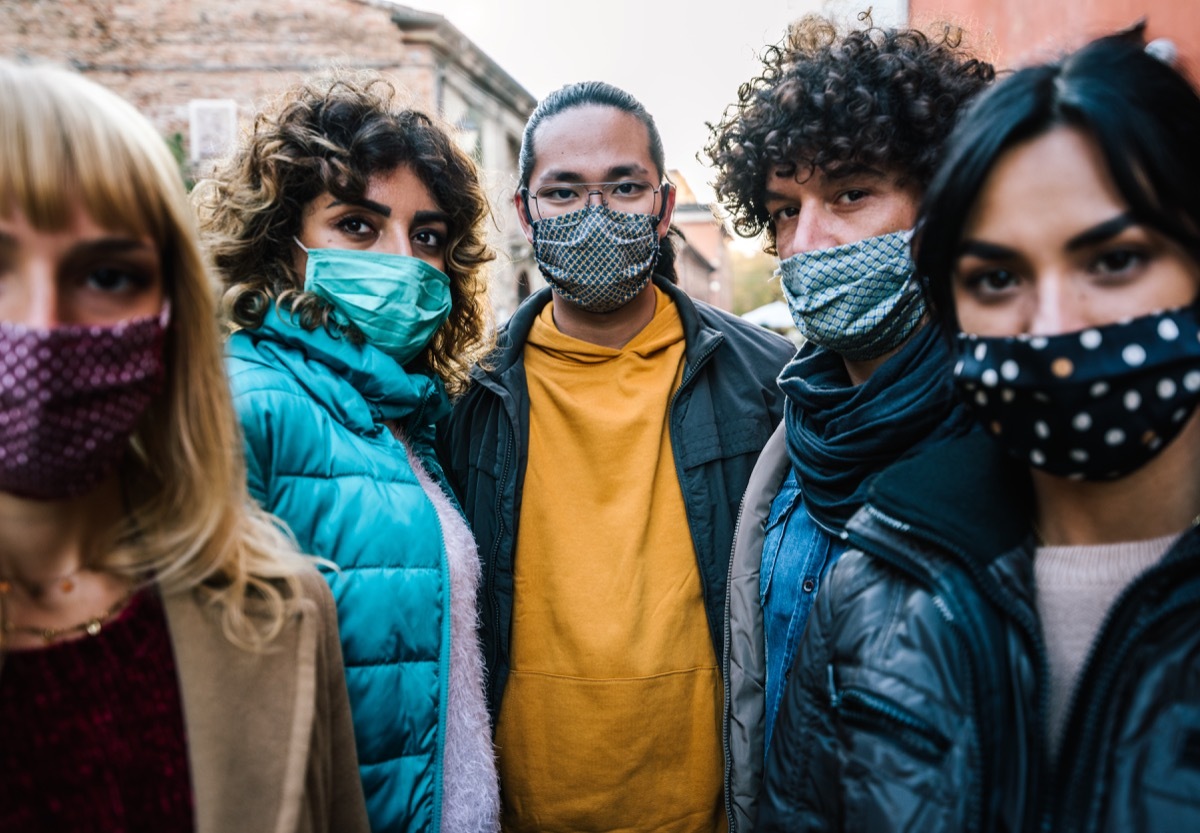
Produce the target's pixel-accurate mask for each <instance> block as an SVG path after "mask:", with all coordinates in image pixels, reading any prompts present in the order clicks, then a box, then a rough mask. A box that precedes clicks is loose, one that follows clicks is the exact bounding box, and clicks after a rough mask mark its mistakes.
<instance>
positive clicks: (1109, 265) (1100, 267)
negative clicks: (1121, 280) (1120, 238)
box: [1092, 249, 1148, 276]
mask: <svg viewBox="0 0 1200 833" xmlns="http://www.w3.org/2000/svg"><path fill="white" fill-rule="evenodd" d="M1147 259H1148V258H1147V257H1146V255H1145V254H1144V253H1143V252H1140V251H1138V250H1136V249H1112V250H1110V251H1107V252H1104V253H1102V254H1101V255H1100V256H1099V257H1097V258H1096V260H1095V261H1094V263H1093V264H1092V270H1093V271H1095V272H1096V273H1097V274H1100V275H1112V276H1119V275H1125V274H1128V273H1129V272H1132V271H1134V270H1135V269H1137V268H1139V267H1140V266H1143V265H1144V264H1145V263H1146V261H1147Z"/></svg>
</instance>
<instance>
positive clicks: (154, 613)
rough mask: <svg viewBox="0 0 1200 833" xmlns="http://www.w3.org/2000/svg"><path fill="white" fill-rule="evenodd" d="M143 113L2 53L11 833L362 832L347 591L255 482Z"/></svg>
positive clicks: (200, 268) (0, 369)
mask: <svg viewBox="0 0 1200 833" xmlns="http://www.w3.org/2000/svg"><path fill="white" fill-rule="evenodd" d="M213 289H214V288H213V286H212V285H211V284H210V282H209V280H208V277H207V275H206V272H205V268H204V265H203V261H202V259H201V257H200V255H199V253H198V246H197V240H196V236H195V231H194V229H193V224H192V219H191V216H190V212H189V209H188V204H187V200H186V197H185V195H184V192H183V188H182V185H181V183H180V179H179V173H178V170H177V169H176V167H175V164H174V162H173V160H172V158H171V155H170V153H169V152H168V151H167V149H166V146H165V145H164V143H163V141H162V140H161V138H160V137H159V136H158V135H157V134H156V133H155V132H154V130H153V128H152V127H151V126H150V125H149V124H148V123H147V122H146V121H145V119H143V118H142V117H141V116H140V115H139V114H138V113H137V112H136V111H135V110H134V109H133V108H132V107H130V106H129V105H128V104H127V103H125V102H124V101H121V100H120V99H119V98H117V97H116V96H114V95H113V94H111V93H110V92H108V91H106V90H104V89H102V88H100V87H98V86H97V85H95V84H93V83H91V82H88V81H85V80H83V79H81V78H79V77H77V76H74V75H71V74H69V73H66V72H63V71H59V70H53V69H46V68H29V67H18V66H14V65H12V64H9V63H4V62H0V641H2V645H3V648H2V650H0V726H3V730H2V733H3V742H0V829H2V830H5V831H35V830H36V831H42V830H53V831H77V830H127V831H193V830H194V831H199V833H218V831H229V830H274V831H339V833H340V831H357V830H364V829H366V816H365V808H364V803H363V798H362V793H361V787H360V785H359V783H358V779H357V778H356V777H355V770H354V760H355V748H354V739H353V734H352V729H351V723H350V715H349V710H348V705H347V695H346V688H345V682H344V678H343V675H342V659H341V651H340V648H339V642H338V638H337V630H336V622H335V619H334V613H333V604H332V600H331V598H330V595H329V592H328V590H327V588H326V586H325V583H324V582H323V581H321V579H320V578H319V576H318V575H317V574H316V572H315V570H313V569H312V568H311V567H309V566H307V565H306V564H305V562H304V561H303V560H302V558H301V557H300V556H299V555H297V554H296V553H295V551H294V549H293V547H292V545H291V544H290V543H289V541H288V540H287V538H286V537H285V536H284V535H283V534H282V533H281V532H280V531H279V529H278V528H277V527H276V525H275V524H274V523H273V521H272V519H270V518H269V517H268V516H266V515H265V514H263V513H262V512H261V511H260V510H258V509H257V508H254V507H253V505H252V503H251V501H250V500H249V498H248V495H247V492H246V487H245V473H244V465H243V461H242V458H241V455H240V453H238V452H237V449H238V448H239V447H240V442H239V438H238V434H237V424H236V420H235V417H234V415H233V410H232V407H231V405H230V400H229V394H228V391H227V386H226V382H225V378H224V375H223V372H222V367H221V359H220V347H219V336H218V332H217V327H216V324H215V310H214V300H213V299H214V291H213Z"/></svg>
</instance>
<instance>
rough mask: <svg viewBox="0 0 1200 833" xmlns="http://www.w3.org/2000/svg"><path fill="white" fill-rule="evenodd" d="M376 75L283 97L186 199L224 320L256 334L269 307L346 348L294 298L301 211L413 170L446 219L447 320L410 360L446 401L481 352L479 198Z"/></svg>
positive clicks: (484, 312) (322, 310)
mask: <svg viewBox="0 0 1200 833" xmlns="http://www.w3.org/2000/svg"><path fill="white" fill-rule="evenodd" d="M395 98H396V91H395V88H394V87H393V86H392V84H391V83H390V82H389V81H388V80H387V79H385V78H384V77H382V76H381V75H379V74H377V73H372V72H360V73H350V72H347V71H334V72H332V73H330V74H328V75H325V76H321V77H319V78H315V79H311V80H309V81H308V82H306V83H303V84H301V85H299V86H297V87H294V88H292V89H290V90H288V91H287V92H285V93H284V94H283V95H282V96H281V97H280V98H279V100H278V101H277V102H276V103H275V105H274V106H273V107H271V108H269V109H267V110H265V111H264V112H262V113H260V114H259V115H258V116H257V118H256V119H255V122H254V128H253V130H252V131H251V133H250V134H249V136H247V137H246V138H245V139H244V141H243V142H242V143H241V145H240V147H239V148H238V149H237V150H236V151H235V152H234V153H233V154H232V155H230V156H229V157H228V158H226V159H224V160H222V161H221V162H220V163H218V165H217V167H216V169H215V171H214V173H213V175H212V178H211V179H208V180H205V181H204V182H202V183H200V185H199V186H198V187H197V189H196V191H195V193H194V195H193V203H194V205H195V207H196V210H197V214H198V216H199V221H200V231H201V235H202V238H203V240H204V242H205V244H206V246H207V248H208V251H209V253H210V255H211V257H212V258H213V261H214V263H215V265H216V267H217V269H218V271H219V272H220V275H221V278H222V281H223V282H224V284H225V287H226V289H225V297H224V303H223V311H224V314H225V316H226V317H227V318H228V319H229V321H230V322H231V323H232V324H233V325H234V326H237V327H247V328H254V327H258V326H261V324H262V322H263V319H264V317H265V316H266V314H267V311H268V309H269V308H270V306H271V304H272V303H279V304H282V305H284V306H285V307H286V308H288V309H290V310H292V311H293V312H294V313H295V315H296V318H297V319H298V321H299V322H300V324H301V326H303V327H304V328H305V329H309V330H312V329H315V328H316V327H319V326H323V327H325V328H326V329H327V330H328V331H329V332H330V333H332V334H340V335H343V336H344V337H346V338H348V339H350V340H351V341H352V342H354V343H362V341H363V336H362V333H361V332H360V331H359V330H358V329H357V328H355V327H354V326H353V325H349V326H343V325H339V324H337V323H336V322H335V321H334V320H333V319H332V318H331V316H330V312H331V307H330V306H329V304H328V303H327V302H326V301H325V300H323V299H321V298H319V297H317V296H316V295H314V294H312V293H309V292H304V291H303V285H304V276H303V275H298V274H296V271H295V269H294V266H293V263H294V257H295V247H296V242H295V238H296V237H297V236H298V235H299V234H300V230H301V226H302V223H303V216H304V210H305V207H306V206H307V205H308V204H309V203H310V202H312V200H314V199H315V198H316V197H318V196H319V195H321V194H322V193H325V192H328V193H330V194H332V195H333V196H334V197H336V198H337V199H339V200H344V201H348V202H354V201H357V200H359V199H361V198H362V195H363V194H365V193H366V190H367V187H368V182H369V180H370V178H371V177H372V176H375V175H377V174H386V173H389V172H390V171H392V170H395V168H396V167H397V166H400V165H406V166H409V167H411V168H412V170H413V171H414V172H415V173H416V175H417V177H418V178H419V179H420V180H421V182H422V183H423V184H424V185H425V187H426V188H428V189H429V192H430V194H432V195H433V198H434V200H435V201H436V202H437V204H438V207H439V208H441V210H442V211H444V212H446V214H447V215H448V217H449V220H448V225H449V240H448V243H447V246H446V273H447V275H449V277H450V297H451V303H452V306H451V311H450V316H449V318H448V319H447V320H446V323H445V324H443V325H442V326H441V328H440V329H439V330H438V331H437V333H436V334H435V335H434V337H433V339H432V340H431V341H430V343H429V344H428V345H427V346H426V348H425V350H424V351H423V352H422V353H421V355H420V356H419V357H418V359H417V360H416V361H417V362H419V363H422V364H423V366H426V367H428V368H429V369H430V370H431V371H433V372H434V373H436V374H438V376H440V377H441V378H442V380H443V381H444V382H445V383H446V387H447V390H449V391H450V392H451V394H458V393H461V392H462V391H463V390H465V389H466V386H467V381H468V373H469V371H470V368H471V366H472V365H473V364H474V363H475V362H476V361H477V360H478V359H479V358H480V357H482V356H483V355H484V354H485V353H486V352H487V349H488V347H489V346H490V343H489V339H490V335H489V334H490V329H491V328H490V326H489V323H490V322H489V321H488V315H489V307H488V302H487V290H486V280H485V274H484V264H486V263H487V262H488V261H490V260H492V259H494V257H495V254H494V253H493V252H492V250H491V249H490V248H489V247H488V245H487V242H486V238H485V220H486V218H487V217H488V216H489V213H490V209H489V207H488V201H487V197H486V195H485V193H484V190H483V186H482V185H481V183H480V180H479V174H478V171H477V170H476V167H475V163H474V162H472V160H471V158H470V157H469V156H467V155H466V154H465V153H464V152H463V151H462V150H460V149H459V148H458V146H457V145H456V144H455V143H454V140H453V139H452V138H451V136H450V134H449V132H448V131H447V130H446V129H444V128H443V127H442V126H440V125H439V124H437V123H436V122H435V121H434V120H433V119H432V118H431V117H430V116H428V115H426V114H425V113H421V112H419V111H416V110H412V109H405V108H402V107H399V106H397V105H396V104H395V103H394V99H395Z"/></svg>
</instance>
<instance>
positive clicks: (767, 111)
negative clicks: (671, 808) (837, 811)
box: [706, 16, 995, 831]
mask: <svg viewBox="0 0 1200 833" xmlns="http://www.w3.org/2000/svg"><path fill="white" fill-rule="evenodd" d="M960 41H961V33H960V32H959V30H957V29H955V28H953V27H947V28H946V29H944V30H943V31H942V32H940V33H939V34H938V35H936V36H932V35H929V34H925V33H923V32H920V31H917V30H913V29H900V30H896V29H882V28H877V27H874V26H870V25H868V26H867V27H866V28H863V29H859V30H856V31H851V32H848V33H840V32H839V31H838V30H837V28H836V27H835V26H834V25H833V24H832V23H830V22H829V21H828V20H826V19H824V18H820V17H816V16H809V17H805V18H803V19H801V20H800V21H798V22H797V23H795V24H793V25H792V27H791V28H790V30H789V32H788V34H787V37H786V38H785V39H784V41H783V43H782V44H780V45H778V46H772V47H769V48H768V49H767V50H766V52H765V54H764V65H763V68H762V72H761V74H760V75H759V76H758V77H756V78H753V79H752V80H750V81H749V82H748V83H746V84H743V85H742V86H741V88H740V90H739V92H738V100H737V102H736V103H735V104H734V105H732V106H731V107H729V108H728V109H727V110H726V112H725V115H724V117H723V118H722V119H721V121H720V122H719V123H718V124H716V125H714V126H713V127H712V135H711V137H710V141H709V143H708V146H707V147H706V153H707V154H708V156H709V157H710V159H711V160H712V161H713V163H714V164H715V166H716V168H717V178H716V183H715V185H716V191H717V195H718V197H719V199H720V200H721V201H722V202H723V204H724V205H725V207H726V208H727V209H728V210H729V212H730V213H731V214H732V217H733V224H734V227H735V228H736V230H737V231H738V232H739V233H741V234H743V235H746V236H751V235H754V234H758V233H760V232H764V231H765V232H766V240H767V250H768V251H769V252H771V253H773V254H777V255H778V256H779V258H780V273H781V277H782V283H783V289H784V295H785V297H786V299H787V302H788V306H789V308H790V310H791V312H792V317H793V319H794V320H795V322H796V326H797V328H798V329H799V330H800V332H801V334H802V335H803V336H804V338H805V340H806V342H805V344H804V346H803V347H801V349H800V351H799V353H798V354H797V355H796V357H795V359H794V360H793V361H792V362H791V364H789V365H788V366H787V368H785V369H784V372H783V375H782V376H781V377H780V387H781V388H782V390H783V391H784V393H785V395H786V397H787V398H786V402H785V406H784V408H785V410H784V414H785V418H784V422H783V424H781V426H780V428H779V430H777V431H776V432H775V435H774V436H773V437H772V438H771V440H770V441H769V442H768V443H767V445H766V447H765V448H764V449H763V452H762V456H761V458H760V460H759V463H758V465H757V466H756V467H755V470H754V473H753V474H752V475H751V479H750V483H749V486H748V487H747V492H746V496H745V499H744V500H743V509H742V516H741V518H740V519H739V522H738V530H739V533H738V537H737V539H736V540H735V542H734V553H733V565H732V571H731V574H730V596H729V605H728V609H727V627H726V651H725V667H724V669H723V670H724V674H725V679H726V685H727V687H728V688H727V690H728V696H727V697H726V700H725V702H726V708H725V718H724V719H725V723H726V732H727V737H729V738H730V743H729V749H730V759H729V766H727V768H726V784H725V789H726V794H727V796H728V798H729V806H730V807H731V808H732V812H731V818H730V827H731V830H732V831H741V830H749V829H751V828H753V826H754V823H755V820H756V817H757V816H758V813H757V803H758V798H757V796H758V791H759V787H760V783H761V782H762V773H763V761H764V757H765V756H766V752H767V749H768V748H770V747H771V746H772V733H773V729H774V726H775V718H776V716H777V711H778V709H779V707H780V703H781V700H782V695H783V689H784V684H785V682H786V680H787V678H788V676H789V674H790V671H791V665H792V660H793V658H794V657H795V655H796V649H797V646H798V644H799V641H800V637H801V635H802V634H803V632H804V625H805V621H806V620H807V618H808V613H809V610H810V609H811V607H812V603H813V599H814V597H815V595H816V591H817V589H818V587H819V585H820V581H821V576H822V572H823V571H824V569H825V568H826V567H827V566H828V565H829V564H831V563H832V562H833V561H834V560H835V559H836V558H837V557H838V556H839V555H840V554H841V553H842V551H843V550H844V549H845V547H846V532H845V526H846V522H847V521H848V520H849V519H850V516H851V515H853V514H854V512H855V511H857V510H858V509H859V507H861V506H862V504H863V500H864V497H865V494H866V490H867V487H868V485H869V483H870V481H871V479H872V478H873V477H874V476H875V475H876V474H877V473H878V472H880V471H881V470H882V469H883V468H885V467H886V466H888V465H889V464H891V463H892V462H893V461H895V460H896V459H897V458H899V457H900V456H901V455H903V454H905V453H906V452H908V451H910V450H912V449H913V448H916V447H918V446H922V445H925V444H928V443H933V442H939V441H941V440H944V439H946V438H948V437H951V436H955V435H957V434H959V433H961V432H963V431H965V430H966V429H967V426H968V425H969V424H970V423H969V421H968V420H967V418H966V416H965V414H964V413H963V412H962V408H963V406H961V405H956V401H955V400H954V399H953V395H952V390H951V386H950V374H948V373H944V372H942V368H943V365H944V363H945V362H946V360H947V352H946V347H945V346H944V344H943V343H942V342H941V341H940V340H939V338H938V336H937V335H936V334H935V333H934V330H933V328H925V327H924V326H923V324H924V322H925V309H924V304H923V300H922V297H921V295H920V292H919V290H918V288H917V286H916V284H915V282H914V281H913V279H912V277H913V267H912V262H911V259H910V256H909V237H910V230H911V227H912V225H913V222H914V220H915V218H916V214H917V207H918V204H919V203H920V200H921V196H922V193H923V191H924V189H925V186H926V184H927V183H928V182H929V180H930V178H931V177H932V175H933V171H934V168H935V167H936V165H937V162H938V158H939V155H940V151H941V146H942V143H943V141H944V140H945V138H946V137H947V136H948V134H949V133H950V130H951V128H952V127H953V124H954V120H955V115H956V113H957V112H958V110H959V108H960V107H961V106H962V105H963V104H964V103H965V102H966V101H967V100H968V99H970V98H971V96H973V95H974V94H975V93H977V92H979V91H980V90H981V89H983V87H984V86H986V85H987V84H988V83H989V82H990V81H991V80H992V78H993V77H994V74H995V73H994V70H993V69H992V67H991V65H989V64H987V63H985V62H983V61H980V60H977V59H975V58H974V57H972V56H971V55H970V54H969V53H968V51H967V50H966V49H964V48H963V47H962V45H961V42H960ZM794 740H795V739H793V738H786V739H781V738H776V741H775V744H774V745H775V746H778V745H780V744H781V743H784V742H785V741H786V742H788V743H792V742H794ZM769 798H770V797H769V796H767V799H766V800H767V801H769Z"/></svg>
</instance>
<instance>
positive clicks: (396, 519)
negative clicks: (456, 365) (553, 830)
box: [226, 309, 450, 833]
mask: <svg viewBox="0 0 1200 833" xmlns="http://www.w3.org/2000/svg"><path fill="white" fill-rule="evenodd" d="M226 350H227V368H228V371H229V380H230V383H231V385H232V387H233V395H234V402H235V404H236V406H237V410H238V413H239V415H240V417H241V421H242V427H243V431H244V433H245V441H246V456H247V469H248V476H249V485H250V491H251V493H252V494H253V495H254V497H255V498H256V499H257V500H258V501H259V502H260V503H261V504H262V506H263V507H264V508H265V509H267V510H268V511H270V512H273V513H274V514H276V515H277V516H279V518H281V519H282V520H283V521H284V522H285V523H287V525H288V526H289V527H291V529H292V531H293V532H294V533H295V535H296V538H297V540H298V541H299V544H300V547H301V549H302V550H303V551H305V552H308V553H313V554H315V555H319V556H323V557H324V558H327V559H329V560H330V561H332V562H334V563H335V564H337V566H338V567H339V568H340V571H339V572H332V571H326V572H325V576H326V578H327V579H328V581H329V584H330V587H331V588H332V589H333V595H334V598H335V600H336V601H337V610H338V625H339V628H340V629H341V639H342V651H343V652H344V654H345V662H346V682H347V685H348V687H349V690H350V705H351V710H352V712H353V715H354V730H355V740H356V742H357V744H358V762H359V771H360V773H361V775H362V780H363V790H364V792H365V794H366V798H367V810H368V812H369V814H370V817H371V828H372V830H375V831H432V832H433V833H437V831H438V830H439V827H440V817H441V807H442V750H443V736H444V731H443V726H444V723H445V712H446V698H447V679H448V672H449V662H450V659H449V646H450V583H449V573H448V567H447V563H446V555H445V550H444V546H443V543H442V533H441V527H440V525H439V524H438V519H437V513H436V511H435V509H434V507H433V504H432V503H431V502H430V501H429V499H428V497H427V496H426V495H425V492H424V490H423V489H422V488H421V485H420V484H419V483H418V482H417V479H416V476H415V475H414V474H413V471H412V468H411V467H410V466H409V463H408V460H407V458H406V456H405V453H404V448H403V447H402V446H401V444H400V443H399V442H398V441H397V440H396V439H395V437H394V436H393V434H392V432H391V431H390V430H389V429H388V427H387V426H386V425H385V424H384V420H395V421H397V422H399V423H400V424H401V425H402V426H403V428H404V433H405V436H407V437H408V438H410V440H411V442H412V444H413V451H414V452H415V453H416V454H417V456H418V457H419V458H420V459H421V460H422V462H423V464H424V465H425V466H426V467H427V469H428V470H429V471H430V473H431V474H432V475H433V477H434V478H435V480H438V481H440V482H444V477H443V475H442V472H441V468H440V467H439V466H438V464H437V462H436V460H435V458H434V455H433V452H432V445H431V442H432V432H433V423H434V421H435V420H436V419H438V418H439V417H441V416H443V415H444V414H445V413H446V412H447V410H448V408H449V403H448V400H447V397H446V394H445V390H444V388H443V387H442V385H441V382H440V381H438V380H435V379H431V378H430V377H427V376H423V375H419V374H412V373H407V372H406V371H405V370H404V369H403V368H402V367H400V365H398V364H397V363H396V362H395V361H393V360H392V359H391V358H389V357H388V356H387V355H385V354H384V353H382V352H380V351H379V350H377V349H376V348H374V347H371V346H369V345H367V346H362V347H356V346H354V345H352V344H350V343H349V342H347V341H345V340H344V339H340V338H334V337H333V336H331V335H329V333H327V332H326V331H325V330H323V329H317V330H316V331H314V332H306V331H304V330H303V329H301V328H300V327H299V326H295V325H293V323H292V322H291V319H290V317H289V316H288V314H287V313H282V314H280V313H279V312H278V311H277V310H275V309H272V310H271V312H270V313H269V314H268V315H267V317H266V320H265V321H264V322H263V324H262V326H261V327H259V328H257V329H252V330H241V331H238V332H236V333H235V334H234V335H233V336H231V337H230V339H229V343H228V346H227V348H226Z"/></svg>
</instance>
